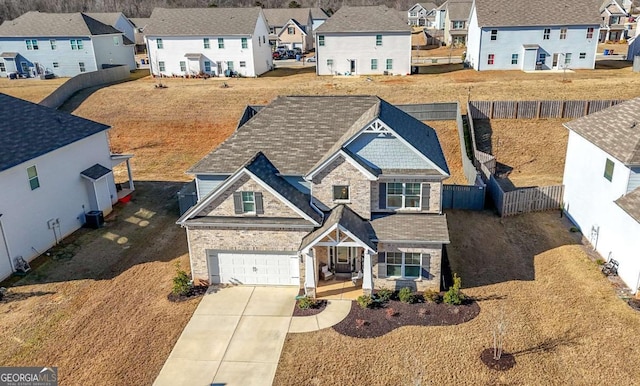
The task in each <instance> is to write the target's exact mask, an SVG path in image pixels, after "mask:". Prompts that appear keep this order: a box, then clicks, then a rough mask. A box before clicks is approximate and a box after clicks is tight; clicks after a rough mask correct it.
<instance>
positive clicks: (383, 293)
mask: <svg viewBox="0 0 640 386" xmlns="http://www.w3.org/2000/svg"><path fill="white" fill-rule="evenodd" d="M376 296H378V299H380V301H382V302H384V303H386V302H388V301H389V300H391V297H392V296H393V291H392V290H390V289H388V288H380V289H379V290H378V292H376Z"/></svg>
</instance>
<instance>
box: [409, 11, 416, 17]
mask: <svg viewBox="0 0 640 386" xmlns="http://www.w3.org/2000/svg"><path fill="white" fill-rule="evenodd" d="M409 15H410V16H411V17H416V16H418V12H417V11H411V13H410V14H409Z"/></svg>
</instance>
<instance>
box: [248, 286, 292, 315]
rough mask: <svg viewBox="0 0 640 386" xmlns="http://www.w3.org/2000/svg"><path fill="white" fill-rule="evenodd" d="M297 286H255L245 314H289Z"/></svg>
mask: <svg viewBox="0 0 640 386" xmlns="http://www.w3.org/2000/svg"><path fill="white" fill-rule="evenodd" d="M298 291H299V289H298V288H297V287H255V289H254V291H253V294H252V295H251V298H250V299H249V303H248V304H247V307H246V308H245V310H244V315H245V316H291V315H293V307H294V306H295V303H296V295H298Z"/></svg>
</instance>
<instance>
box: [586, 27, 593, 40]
mask: <svg viewBox="0 0 640 386" xmlns="http://www.w3.org/2000/svg"><path fill="white" fill-rule="evenodd" d="M587 39H593V27H589V28H587Z"/></svg>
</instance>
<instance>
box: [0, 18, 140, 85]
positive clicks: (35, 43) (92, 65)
mask: <svg viewBox="0 0 640 386" xmlns="http://www.w3.org/2000/svg"><path fill="white" fill-rule="evenodd" d="M133 50H134V48H133V42H131V41H130V40H129V39H127V38H126V37H125V36H124V34H123V33H122V32H121V31H118V30H117V29H115V28H114V27H112V26H110V25H107V24H104V23H101V22H100V21H98V20H96V19H94V18H92V17H90V16H88V15H87V14H84V13H42V12H27V13H25V14H23V15H21V16H20V17H18V18H16V19H14V20H7V21H5V22H4V23H2V25H0V76H8V75H9V74H12V73H18V74H20V75H21V76H37V75H43V74H45V73H51V74H54V75H57V76H75V75H78V74H80V73H83V72H87V71H96V70H99V69H102V68H104V67H106V66H112V65H127V66H129V68H130V69H135V68H136V64H135V59H134V53H133Z"/></svg>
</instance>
